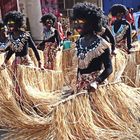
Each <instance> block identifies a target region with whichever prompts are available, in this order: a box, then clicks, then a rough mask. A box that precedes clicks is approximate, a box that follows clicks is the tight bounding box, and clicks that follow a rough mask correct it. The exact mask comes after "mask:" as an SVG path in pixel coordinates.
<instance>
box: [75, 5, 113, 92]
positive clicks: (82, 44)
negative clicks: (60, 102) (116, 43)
mask: <svg viewBox="0 0 140 140" xmlns="http://www.w3.org/2000/svg"><path fill="white" fill-rule="evenodd" d="M73 20H74V21H75V28H76V30H77V31H78V32H79V34H80V35H81V37H80V38H79V39H78V40H77V43H76V44H77V45H76V47H77V56H78V91H79V90H81V89H87V90H90V91H91V90H95V89H97V86H98V84H101V83H102V82H103V81H104V80H105V79H106V78H107V77H108V76H109V75H110V74H111V73H112V63H111V58H110V49H109V47H110V45H109V43H108V42H107V41H106V40H104V39H103V38H102V37H100V36H98V35H97V34H96V33H97V32H100V31H101V27H102V22H101V21H102V11H101V9H100V8H97V7H96V6H95V5H94V4H92V3H87V2H84V3H77V4H76V5H75V6H74V7H73ZM102 64H103V65H104V70H103V72H101V69H102Z"/></svg>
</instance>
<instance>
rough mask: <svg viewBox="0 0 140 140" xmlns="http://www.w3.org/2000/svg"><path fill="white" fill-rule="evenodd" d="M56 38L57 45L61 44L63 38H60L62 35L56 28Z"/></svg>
mask: <svg viewBox="0 0 140 140" xmlns="http://www.w3.org/2000/svg"><path fill="white" fill-rule="evenodd" d="M55 38H56V42H57V45H58V46H59V45H60V42H61V39H60V35H59V33H58V31H57V30H55Z"/></svg>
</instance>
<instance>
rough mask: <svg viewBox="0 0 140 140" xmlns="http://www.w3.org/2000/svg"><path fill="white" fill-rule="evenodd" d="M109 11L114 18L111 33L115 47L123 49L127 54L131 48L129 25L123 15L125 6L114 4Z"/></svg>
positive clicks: (125, 10) (125, 11)
mask: <svg viewBox="0 0 140 140" xmlns="http://www.w3.org/2000/svg"><path fill="white" fill-rule="evenodd" d="M110 12H111V14H112V16H115V17H116V20H115V21H114V23H113V24H112V33H113V36H114V37H115V40H116V47H117V48H120V49H123V50H125V51H126V52H127V53H128V54H129V53H130V49H131V48H132V46H131V42H132V38H131V25H130V24H129V23H128V22H127V20H126V19H124V18H123V17H124V16H125V15H126V14H127V12H128V11H127V8H126V7H125V6H124V5H121V4H114V5H113V6H112V7H111V9H110Z"/></svg>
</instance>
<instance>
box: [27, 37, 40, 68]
mask: <svg viewBox="0 0 140 140" xmlns="http://www.w3.org/2000/svg"><path fill="white" fill-rule="evenodd" d="M28 43H29V47H31V48H32V50H33V52H34V54H35V56H36V59H37V61H38V65H39V67H41V61H40V56H39V53H38V50H37V48H36V46H35V43H34V42H33V40H32V38H31V36H29V39H28Z"/></svg>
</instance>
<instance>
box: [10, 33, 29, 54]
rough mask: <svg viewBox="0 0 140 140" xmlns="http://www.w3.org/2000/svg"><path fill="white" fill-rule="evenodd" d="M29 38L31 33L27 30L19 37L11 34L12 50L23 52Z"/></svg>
mask: <svg viewBox="0 0 140 140" xmlns="http://www.w3.org/2000/svg"><path fill="white" fill-rule="evenodd" d="M28 38H29V34H28V33H27V32H24V33H22V34H20V35H19V37H18V38H17V39H14V38H13V35H10V41H11V43H12V45H11V49H12V51H14V52H21V51H22V50H23V47H24V46H25V44H26V42H27V40H28Z"/></svg>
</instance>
